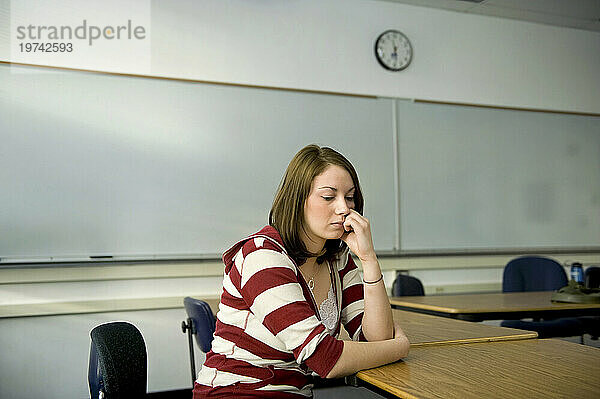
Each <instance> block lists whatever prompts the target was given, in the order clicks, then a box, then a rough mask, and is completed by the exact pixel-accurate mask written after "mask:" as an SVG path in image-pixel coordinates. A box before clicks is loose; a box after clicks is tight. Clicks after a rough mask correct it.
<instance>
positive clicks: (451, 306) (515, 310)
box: [390, 291, 600, 321]
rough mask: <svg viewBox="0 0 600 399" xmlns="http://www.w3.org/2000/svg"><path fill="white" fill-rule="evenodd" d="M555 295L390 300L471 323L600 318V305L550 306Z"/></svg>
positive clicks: (398, 305) (394, 304) (397, 305)
mask: <svg viewBox="0 0 600 399" xmlns="http://www.w3.org/2000/svg"><path fill="white" fill-rule="evenodd" d="M551 296H552V291H534V292H507V293H488V294H463V295H430V296H403V297H391V298H390V304H391V305H392V307H394V308H396V309H402V310H409V311H412V312H420V313H427V314H432V315H436V316H444V317H452V318H456V319H462V320H469V321H482V320H499V319H522V318H525V317H540V318H544V317H546V318H552V317H573V316H583V315H600V304H589V303H585V304H584V303H561V302H551V300H550V298H551Z"/></svg>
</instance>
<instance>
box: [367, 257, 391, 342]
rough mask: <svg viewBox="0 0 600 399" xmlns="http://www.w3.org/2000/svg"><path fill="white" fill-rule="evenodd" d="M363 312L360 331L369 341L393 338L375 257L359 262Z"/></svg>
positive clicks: (388, 305) (384, 290) (379, 271)
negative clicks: (361, 270)
mask: <svg viewBox="0 0 600 399" xmlns="http://www.w3.org/2000/svg"><path fill="white" fill-rule="evenodd" d="M361 263H362V268H363V281H364V284H363V287H364V305H365V310H364V314H363V319H362V331H363V334H364V335H365V338H367V340H369V341H381V340H385V339H390V338H393V337H394V320H393V318H392V310H391V308H390V301H389V299H388V295H387V291H386V289H385V283H384V281H383V278H381V277H382V273H381V268H380V267H379V262H378V261H377V258H376V257H373V258H372V259H368V260H361Z"/></svg>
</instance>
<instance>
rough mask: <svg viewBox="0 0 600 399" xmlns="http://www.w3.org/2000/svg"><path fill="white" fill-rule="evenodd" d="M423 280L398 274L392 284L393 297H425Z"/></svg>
mask: <svg viewBox="0 0 600 399" xmlns="http://www.w3.org/2000/svg"><path fill="white" fill-rule="evenodd" d="M423 295H425V290H424V289H423V284H422V283H421V280H419V279H418V278H416V277H413V276H409V275H407V274H398V275H397V276H396V279H395V280H394V283H393V284H392V296H423Z"/></svg>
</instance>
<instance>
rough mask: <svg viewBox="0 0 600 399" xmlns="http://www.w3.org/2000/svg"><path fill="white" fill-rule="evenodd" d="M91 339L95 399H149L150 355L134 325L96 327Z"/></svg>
mask: <svg viewBox="0 0 600 399" xmlns="http://www.w3.org/2000/svg"><path fill="white" fill-rule="evenodd" d="M90 336H91V338H92V343H91V345H90V361H89V366H88V367H89V368H88V384H89V388H90V396H91V398H92V399H99V398H100V397H102V398H104V399H118V398H134V399H137V398H144V397H146V383H147V354H146V343H145V342H144V338H143V337H142V334H141V333H140V331H139V330H138V329H137V328H136V327H135V326H134V325H133V324H130V323H127V322H113V323H106V324H101V325H99V326H96V327H94V328H93V329H92V331H91V332H90Z"/></svg>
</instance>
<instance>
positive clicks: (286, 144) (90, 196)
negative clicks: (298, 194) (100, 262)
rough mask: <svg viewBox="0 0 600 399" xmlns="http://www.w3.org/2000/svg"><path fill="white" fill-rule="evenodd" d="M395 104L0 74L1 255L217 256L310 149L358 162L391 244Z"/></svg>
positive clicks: (368, 205) (383, 242)
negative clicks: (333, 151)
mask: <svg viewBox="0 0 600 399" xmlns="http://www.w3.org/2000/svg"><path fill="white" fill-rule="evenodd" d="M393 107H394V105H393V100H389V99H388V100H386V99H368V98H357V97H348V96H336V95H326V94H309V93H299V92H289V91H278V90H268V89H257V88H243V87H230V86H222V85H208V84H200V83H192V82H182V81H173V80H160V79H147V78H134V77H124V76H114V75H107V74H98V73H87V72H75V71H44V70H41V69H33V68H26V67H17V66H10V67H9V66H7V65H1V66H0V132H1V135H2V145H1V146H0V187H1V191H2V195H1V196H0V258H2V261H3V262H6V261H10V260H15V259H17V260H18V259H23V258H31V259H34V260H35V259H37V260H48V259H50V260H64V259H67V260H68V259H82V260H85V259H87V257H89V256H113V257H115V259H117V258H119V257H122V258H142V259H156V258H178V257H196V256H200V257H202V256H207V257H212V256H218V255H219V254H220V253H221V252H222V251H223V250H225V249H226V248H227V247H228V246H229V245H231V244H232V243H234V242H235V241H236V240H238V239H240V238H242V237H244V236H245V235H247V234H250V233H252V232H254V231H256V230H258V229H259V228H261V227H262V226H264V225H266V224H267V223H268V213H269V210H270V208H271V203H272V200H273V196H274V194H275V191H276V188H277V186H278V184H279V182H280V179H281V177H282V176H283V173H284V171H285V168H286V166H287V164H288V162H289V161H290V160H291V158H292V156H293V155H294V154H295V153H296V152H297V151H298V150H299V149H300V148H302V147H303V146H305V145H307V144H310V143H317V144H320V145H325V146H330V147H333V148H335V149H337V150H338V151H340V152H341V153H343V154H344V155H345V156H346V157H347V158H349V159H350V161H351V162H353V164H354V166H355V167H356V169H357V171H358V174H359V177H360V179H361V185H362V188H363V191H364V193H365V215H366V216H367V217H369V218H370V220H371V222H372V226H373V236H374V242H375V246H376V248H377V249H378V250H392V249H394V243H395V242H396V238H397V237H396V234H397V228H396V224H395V219H396V212H397V207H396V206H395V203H396V202H395V184H394V167H393V165H394V131H393V122H392V121H393V119H392V118H393Z"/></svg>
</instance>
